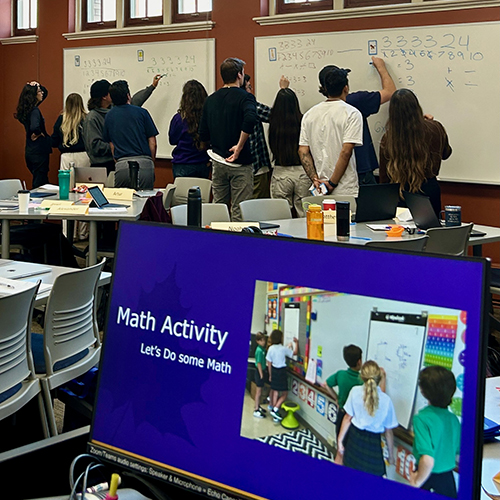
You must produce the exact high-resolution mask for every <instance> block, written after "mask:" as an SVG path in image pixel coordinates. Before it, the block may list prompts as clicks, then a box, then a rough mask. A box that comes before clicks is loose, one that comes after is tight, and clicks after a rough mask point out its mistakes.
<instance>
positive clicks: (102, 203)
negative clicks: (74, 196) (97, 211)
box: [89, 186, 130, 208]
mask: <svg viewBox="0 0 500 500" xmlns="http://www.w3.org/2000/svg"><path fill="white" fill-rule="evenodd" d="M89 193H90V196H92V200H93V203H94V204H92V203H91V204H90V206H91V207H94V208H95V207H97V208H127V207H129V206H130V205H122V204H120V203H110V202H109V201H108V199H107V198H106V196H104V193H103V192H102V191H101V188H100V187H99V186H92V187H89Z"/></svg>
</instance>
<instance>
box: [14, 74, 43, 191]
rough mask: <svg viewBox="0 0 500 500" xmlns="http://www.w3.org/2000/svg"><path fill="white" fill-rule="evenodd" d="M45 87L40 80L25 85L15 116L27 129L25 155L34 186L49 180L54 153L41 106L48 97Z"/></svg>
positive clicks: (41, 184)
mask: <svg viewBox="0 0 500 500" xmlns="http://www.w3.org/2000/svg"><path fill="white" fill-rule="evenodd" d="M47 95H48V92H47V89H46V88H45V87H43V86H42V85H40V84H39V83H38V82H28V83H26V85H25V86H24V87H23V90H22V91H21V95H20V96H19V101H18V103H17V109H16V113H15V114H14V118H16V119H17V120H19V121H20V122H21V123H22V124H23V126H24V129H25V131H26V146H25V150H24V157H25V160H26V166H27V167H28V170H29V171H30V172H31V174H32V175H33V184H32V187H33V188H37V187H40V186H43V185H44V184H47V183H48V182H49V176H48V174H49V159H50V154H51V153H52V147H51V144H50V137H49V135H48V134H47V131H46V130H45V120H44V118H43V116H42V113H41V112H40V109H39V106H40V104H42V102H43V101H44V100H45V98H46V97H47Z"/></svg>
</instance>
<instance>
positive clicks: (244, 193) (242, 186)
mask: <svg viewBox="0 0 500 500" xmlns="http://www.w3.org/2000/svg"><path fill="white" fill-rule="evenodd" d="M212 192H213V194H214V203H225V204H226V205H228V206H229V203H231V220H232V221H233V222H241V221H242V220H243V219H242V217H241V210H240V203H241V202H242V201H245V200H250V199H251V198H252V195H253V166H252V165H251V164H250V165H241V166H240V167H230V166H229V165H226V164H224V163H219V162H218V161H216V160H212Z"/></svg>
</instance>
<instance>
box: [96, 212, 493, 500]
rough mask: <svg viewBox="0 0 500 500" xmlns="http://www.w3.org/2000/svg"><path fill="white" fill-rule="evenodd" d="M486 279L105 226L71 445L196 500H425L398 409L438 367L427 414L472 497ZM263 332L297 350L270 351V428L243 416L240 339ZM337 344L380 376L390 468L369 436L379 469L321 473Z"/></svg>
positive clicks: (246, 366)
mask: <svg viewBox="0 0 500 500" xmlns="http://www.w3.org/2000/svg"><path fill="white" fill-rule="evenodd" d="M488 271H489V269H488V262H487V261H486V260H485V259H477V258H459V257H438V256H435V255H422V254H416V253H415V254H414V253H408V252H389V251H387V250H379V249H368V248H362V247H359V246H354V245H353V246H349V245H345V244H344V245H341V244H331V243H324V242H311V241H307V240H300V239H292V238H280V237H275V236H265V235H246V234H239V233H238V234H235V233H226V232H217V231H211V230H205V229H199V230H196V229H189V228H185V227H175V226H169V225H159V224H153V223H140V222H139V223H129V222H123V223H121V225H120V231H119V238H118V244H117V253H116V262H115V268H114V272H113V278H112V279H113V281H112V286H111V294H110V304H109V311H108V318H107V325H106V329H105V333H104V342H103V353H102V358H101V363H100V368H99V382H98V388H97V394H96V401H95V407H94V415H93V422H92V427H91V439H90V442H89V447H88V449H89V453H91V454H93V455H95V456H97V457H100V458H101V459H103V460H105V461H106V462H108V463H110V464H114V466H117V467H125V468H126V469H128V470H129V471H132V472H134V473H138V474H144V475H145V476H149V478H150V479H161V480H164V481H165V483H166V484H168V485H174V486H178V487H179V488H183V489H184V490H185V491H186V492H188V491H189V492H191V493H193V492H195V493H199V494H200V495H202V496H205V497H207V498H225V499H240V498H241V499H249V498H252V499H256V498H265V499H270V500H284V499H287V500H288V499H289V498H300V499H310V498H333V497H335V498H348V497H350V496H352V495H353V491H354V490H356V491H357V492H359V493H360V494H361V493H363V492H364V493H363V494H367V495H370V496H371V497H374V498H384V499H401V498H405V500H421V499H431V498H436V499H437V498H440V496H439V495H438V494H436V493H429V492H427V491H423V490H422V489H419V488H416V487H413V486H410V485H409V481H408V478H409V474H410V471H412V470H413V469H414V467H415V459H414V456H413V454H412V452H413V450H412V445H413V435H414V433H413V430H414V421H415V415H416V414H418V413H419V412H420V411H422V410H423V409H424V408H425V407H426V400H425V399H424V398H423V397H422V395H421V392H420V390H419V387H418V378H419V373H420V371H421V370H422V369H423V368H424V367H426V366H432V365H438V366H441V367H444V369H445V370H446V373H449V372H452V373H453V378H454V379H455V380H456V385H457V389H456V391H455V392H454V394H453V396H452V401H451V405H450V407H449V409H448V410H446V409H444V410H443V411H445V412H447V414H448V413H449V414H450V415H451V417H450V418H451V420H453V421H455V423H456V422H458V424H459V427H458V429H459V430H458V431H457V432H458V434H459V435H461V445H460V448H459V450H457V451H458V455H459V456H458V457H457V461H456V464H457V467H456V470H455V471H454V472H450V474H451V475H452V477H453V482H454V484H456V485H457V487H458V498H459V499H463V500H465V499H467V500H470V499H471V498H478V495H479V482H480V460H481V454H482V429H483V425H482V424H483V399H482V398H483V395H482V387H483V384H484V376H485V373H484V372H485V368H484V367H485V349H486V347H485V342H484V341H485V322H486V316H485V314H486V313H485V308H484V304H485V297H486V296H487V288H486V286H487V283H486V281H487V278H486V276H487V273H488ZM274 330H281V331H282V332H283V337H284V338H283V342H284V344H285V345H286V344H288V343H289V342H291V343H292V344H293V345H297V346H298V352H297V353H296V355H293V352H291V351H288V352H287V354H288V356H289V357H288V358H287V368H285V384H286V385H285V387H281V388H278V389H279V390H280V391H281V392H279V391H278V392H277V395H278V396H282V395H283V394H284V390H285V389H288V392H287V394H285V396H286V398H285V399H286V403H285V405H284V406H283V407H282V408H281V409H280V410H279V412H281V415H279V416H280V417H281V418H282V420H280V419H279V418H278V419H276V421H273V418H272V417H271V416H270V411H269V410H268V411H267V414H266V416H265V417H264V418H258V417H257V416H254V410H255V399H252V398H255V397H258V395H259V394H258V391H257V384H256V382H255V381H256V378H255V359H254V358H253V357H252V358H250V356H252V355H253V351H252V352H251V351H250V348H251V342H250V340H251V335H252V334H256V333H258V332H266V333H267V334H271V333H272V331H274ZM269 337H273V335H269ZM274 337H276V335H275V334H274ZM294 338H295V339H297V342H295V341H294ZM263 344H265V342H263ZM350 344H353V345H357V346H358V347H359V348H360V349H361V350H362V361H363V362H365V361H366V360H368V359H371V360H375V361H376V362H377V363H378V365H380V366H381V367H383V368H384V370H385V372H386V387H385V391H386V395H387V396H388V397H389V398H390V400H391V401H392V404H393V407H394V412H395V417H394V416H393V417H394V418H395V419H396V422H394V421H392V423H391V424H384V425H388V426H392V427H394V426H395V428H394V431H393V433H394V444H393V447H392V452H393V453H392V455H393V457H394V460H395V463H394V464H390V463H388V462H387V458H388V457H389V453H388V446H390V445H391V443H390V440H388V439H386V435H385V434H384V436H383V439H382V440H380V441H379V442H378V444H377V443H376V444H377V446H378V445H380V448H381V449H382V452H381V453H382V454H383V457H384V460H383V461H384V465H383V466H384V470H385V472H386V476H387V477H378V476H376V475H374V474H372V473H368V472H362V471H360V470H356V469H354V468H352V467H348V466H346V465H338V464H336V463H335V454H336V449H337V430H336V419H337V415H338V405H337V402H336V398H335V397H334V395H333V393H331V392H330V391H329V390H328V389H326V388H325V387H323V384H324V383H325V382H326V381H327V380H328V379H329V377H330V376H331V375H332V374H334V373H336V372H337V371H338V370H346V369H347V365H346V361H345V360H344V358H343V354H342V351H343V348H344V347H345V346H347V345H350ZM265 347H266V346H265V345H264V348H265ZM290 356H291V357H290ZM276 368H279V367H276ZM273 373H275V372H273ZM271 382H272V381H271ZM275 382H276V378H275ZM275 387H276V385H275ZM360 387H361V386H360ZM267 388H268V387H267V385H266V384H264V387H263V388H262V390H261V392H262V395H261V400H260V403H261V406H262V408H263V409H266V408H267V404H268V403H267V402H265V396H266V392H267ZM336 389H337V387H334V390H336ZM351 391H354V389H352V390H351ZM353 394H354V393H353ZM271 397H274V396H273V394H271ZM382 399H384V396H380V401H382ZM386 401H387V400H386ZM274 402H277V401H274ZM358 403H359V401H358ZM346 405H347V403H346ZM346 408H347V406H346ZM377 408H378V406H377ZM376 411H378V410H376ZM259 413H260V410H259ZM273 413H274V411H273ZM290 415H291V417H290ZM283 417H285V418H283ZM353 422H354V420H353ZM351 425H354V424H353V423H352V422H351ZM361 430H362V429H361ZM389 434H390V433H389ZM455 437H456V436H455ZM372 438H373V436H372ZM350 439H351V438H350V434H349V440H347V445H346V441H345V440H344V445H345V449H346V453H347V447H348V446H349V442H350ZM447 439H448V437H447ZM370 446H371V448H370V449H373V440H372V442H371V445H370ZM377 446H375V448H376V447H377ZM362 449H363V448H362ZM351 451H352V450H351ZM356 453H357V458H359V459H362V460H365V459H366V458H367V457H366V456H365V455H366V454H365V453H364V452H363V453H362V452H361V451H359V450H358V452H356ZM356 453H355V454H356ZM377 460H379V459H378V458H377ZM458 460H459V463H460V468H459V472H458ZM379 465H380V460H379ZM454 465H455V462H454V463H453V465H452V468H454V467H453V466H454ZM448 467H449V462H448ZM165 487H167V486H165ZM180 494H182V492H181V493H180ZM186 494H187V493H186Z"/></svg>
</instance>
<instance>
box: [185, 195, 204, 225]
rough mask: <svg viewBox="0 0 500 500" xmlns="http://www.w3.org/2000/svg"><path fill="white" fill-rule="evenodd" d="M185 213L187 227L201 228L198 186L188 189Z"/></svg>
mask: <svg viewBox="0 0 500 500" xmlns="http://www.w3.org/2000/svg"><path fill="white" fill-rule="evenodd" d="M187 211H188V217H187V224H188V226H195V227H201V190H200V188H199V187H198V186H193V187H192V188H189V191H188V206H187Z"/></svg>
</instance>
